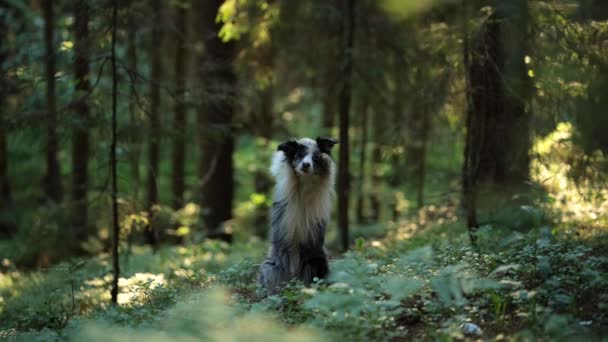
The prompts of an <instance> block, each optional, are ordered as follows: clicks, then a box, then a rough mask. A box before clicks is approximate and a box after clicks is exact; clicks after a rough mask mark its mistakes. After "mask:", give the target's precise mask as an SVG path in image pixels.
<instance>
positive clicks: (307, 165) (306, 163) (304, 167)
mask: <svg viewBox="0 0 608 342" xmlns="http://www.w3.org/2000/svg"><path fill="white" fill-rule="evenodd" d="M308 169H310V163H308V162H303V163H302V170H308Z"/></svg>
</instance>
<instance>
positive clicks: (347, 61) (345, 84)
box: [338, 0, 355, 251]
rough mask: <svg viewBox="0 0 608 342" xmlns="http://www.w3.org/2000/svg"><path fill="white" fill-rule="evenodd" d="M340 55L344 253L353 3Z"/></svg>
mask: <svg viewBox="0 0 608 342" xmlns="http://www.w3.org/2000/svg"><path fill="white" fill-rule="evenodd" d="M343 22H344V26H343V32H342V34H343V37H344V40H343V41H344V50H343V51H344V52H343V54H344V55H343V56H342V58H343V69H342V71H341V79H342V82H341V83H342V84H341V88H340V95H339V107H340V125H339V126H340V157H339V160H340V165H339V169H338V226H339V227H340V241H341V244H342V250H344V251H346V250H348V247H349V245H350V242H349V237H348V233H349V232H348V230H349V229H348V223H349V222H348V198H349V192H350V172H349V147H350V146H349V139H348V129H349V127H350V124H349V119H350V118H349V116H350V102H351V95H352V94H351V92H352V80H351V77H352V75H351V74H352V68H353V52H354V34H355V32H354V31H355V0H347V1H346V9H345V12H344V20H343Z"/></svg>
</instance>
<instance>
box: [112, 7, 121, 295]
mask: <svg viewBox="0 0 608 342" xmlns="http://www.w3.org/2000/svg"><path fill="white" fill-rule="evenodd" d="M117 17H118V0H112V53H111V63H112V143H111V145H110V169H111V170H112V175H111V178H112V269H113V272H112V273H113V277H112V290H111V292H110V293H111V296H112V304H114V305H116V304H117V303H118V277H119V276H120V263H119V260H118V243H119V237H120V225H119V223H118V182H117V180H118V175H117V174H116V172H117V167H116V144H117V135H116V132H117V125H118V120H117V117H116V114H117V99H118V73H117V70H116V30H117V29H118V28H117V26H118V23H117Z"/></svg>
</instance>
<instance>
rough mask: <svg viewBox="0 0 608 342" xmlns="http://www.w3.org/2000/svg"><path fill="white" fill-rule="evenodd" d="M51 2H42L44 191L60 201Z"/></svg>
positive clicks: (53, 28)
mask: <svg viewBox="0 0 608 342" xmlns="http://www.w3.org/2000/svg"><path fill="white" fill-rule="evenodd" d="M53 6H54V5H53V0H43V1H42V10H43V13H44V45H45V60H46V64H45V78H46V113H47V115H46V129H47V132H46V139H47V143H46V175H45V178H44V191H45V195H46V197H47V198H48V199H50V200H51V201H54V202H59V201H61V195H62V194H61V171H60V169H59V161H58V160H57V153H58V149H59V138H58V136H57V107H56V102H55V46H54V39H53V38H54V35H55V23H54V22H55V15H54V13H53V12H54V10H53Z"/></svg>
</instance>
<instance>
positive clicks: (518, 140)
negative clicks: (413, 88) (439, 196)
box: [463, 0, 531, 233]
mask: <svg viewBox="0 0 608 342" xmlns="http://www.w3.org/2000/svg"><path fill="white" fill-rule="evenodd" d="M465 21H466V18H465ZM526 28H527V1H526V0H517V2H515V1H512V2H509V4H503V3H502V2H501V3H499V4H498V6H497V9H496V12H495V13H494V14H492V15H491V16H490V18H488V19H487V21H486V22H485V23H484V24H483V26H482V28H481V31H480V33H479V37H478V38H477V39H476V41H475V42H474V43H473V46H471V47H469V46H468V45H465V66H466V68H467V73H468V74H467V80H468V82H467V83H468V84H467V89H468V93H467V99H468V110H467V119H466V125H467V137H466V145H465V158H464V159H465V164H464V166H463V199H464V201H465V203H466V204H465V206H466V209H467V210H466V211H467V221H468V223H467V224H468V226H469V227H470V228H471V229H472V231H473V233H474V229H475V228H476V227H477V225H478V222H477V218H476V214H475V210H476V207H477V205H476V203H475V202H476V199H477V197H478V196H479V191H480V190H479V187H480V185H484V186H491V187H493V188H495V189H498V190H499V191H505V190H510V191H512V189H513V188H517V187H521V186H524V185H525V182H526V181H527V180H528V176H529V161H530V160H529V155H528V151H529V149H530V144H531V140H530V136H529V120H530V116H529V114H528V113H527V112H526V102H527V98H528V93H529V91H528V87H529V81H528V79H527V74H526V68H525V63H524V56H525V49H526V43H525V42H526V35H527V33H526ZM469 48H470V49H471V51H470V52H468V51H466V50H467V49H469Z"/></svg>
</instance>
